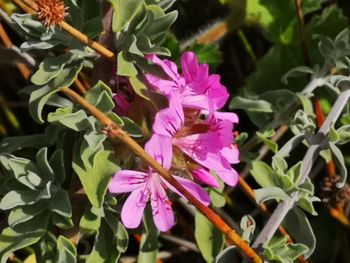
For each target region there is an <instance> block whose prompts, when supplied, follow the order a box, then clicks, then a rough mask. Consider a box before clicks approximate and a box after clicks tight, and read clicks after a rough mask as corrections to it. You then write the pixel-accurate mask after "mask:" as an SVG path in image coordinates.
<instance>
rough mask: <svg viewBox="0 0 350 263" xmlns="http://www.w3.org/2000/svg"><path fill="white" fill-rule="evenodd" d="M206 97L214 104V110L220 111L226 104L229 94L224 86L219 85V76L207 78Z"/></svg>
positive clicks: (214, 75)
mask: <svg viewBox="0 0 350 263" xmlns="http://www.w3.org/2000/svg"><path fill="white" fill-rule="evenodd" d="M207 85H208V97H209V98H210V99H211V100H212V101H213V102H214V110H218V109H221V108H222V107H223V106H224V105H225V104H226V102H227V99H228V98H229V96H230V94H229V93H228V92H227V89H226V87H225V86H223V85H222V84H221V83H220V76H219V75H217V74H213V75H210V76H209V78H208V84H207Z"/></svg>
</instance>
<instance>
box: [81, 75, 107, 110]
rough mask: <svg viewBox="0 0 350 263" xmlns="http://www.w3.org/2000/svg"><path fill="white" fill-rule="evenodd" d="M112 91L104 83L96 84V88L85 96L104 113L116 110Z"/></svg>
mask: <svg viewBox="0 0 350 263" xmlns="http://www.w3.org/2000/svg"><path fill="white" fill-rule="evenodd" d="M112 96H113V94H112V91H111V89H110V87H108V86H107V85H106V84H105V83H103V81H99V82H97V83H96V85H95V86H94V87H92V88H91V89H89V91H88V92H87V93H86V95H85V99H86V100H87V101H88V102H90V103H91V104H92V105H94V106H95V107H96V108H98V109H99V110H101V111H102V112H104V113H107V112H109V111H111V110H112V109H113V108H114V102H113V99H112Z"/></svg>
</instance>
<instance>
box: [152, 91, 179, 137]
mask: <svg viewBox="0 0 350 263" xmlns="http://www.w3.org/2000/svg"><path fill="white" fill-rule="evenodd" d="M183 124H184V112H183V110H182V106H181V102H180V99H179V98H178V97H177V96H176V95H173V96H172V98H171V99H170V102H169V108H166V109H163V110H161V111H159V112H158V113H157V115H156V118H155V121H154V124H153V131H154V132H155V133H157V134H159V135H164V136H168V137H173V136H174V135H175V134H176V133H177V132H178V131H179V130H180V128H181V127H182V126H183Z"/></svg>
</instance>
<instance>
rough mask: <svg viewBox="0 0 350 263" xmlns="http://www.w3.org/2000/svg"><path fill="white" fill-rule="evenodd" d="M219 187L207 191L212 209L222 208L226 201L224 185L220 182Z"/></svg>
mask: <svg viewBox="0 0 350 263" xmlns="http://www.w3.org/2000/svg"><path fill="white" fill-rule="evenodd" d="M219 184H220V187H219V188H210V189H209V196H210V200H211V202H212V205H213V206H214V207H224V206H225V204H226V199H225V196H224V188H225V185H224V183H223V182H222V181H221V180H220V183H219Z"/></svg>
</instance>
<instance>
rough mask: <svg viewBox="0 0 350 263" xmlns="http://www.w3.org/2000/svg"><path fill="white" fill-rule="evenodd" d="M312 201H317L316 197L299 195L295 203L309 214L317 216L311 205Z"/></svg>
mask: <svg viewBox="0 0 350 263" xmlns="http://www.w3.org/2000/svg"><path fill="white" fill-rule="evenodd" d="M314 201H319V199H318V198H317V197H309V196H302V197H299V199H298V202H297V204H298V206H299V207H300V208H302V209H303V210H305V211H307V212H309V213H310V214H311V215H313V216H317V215H318V214H317V212H316V210H315V208H314V205H313V202H314Z"/></svg>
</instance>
